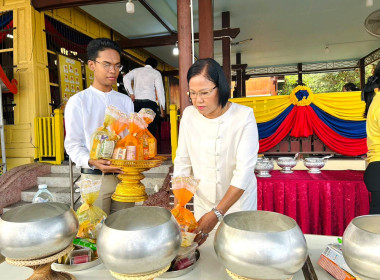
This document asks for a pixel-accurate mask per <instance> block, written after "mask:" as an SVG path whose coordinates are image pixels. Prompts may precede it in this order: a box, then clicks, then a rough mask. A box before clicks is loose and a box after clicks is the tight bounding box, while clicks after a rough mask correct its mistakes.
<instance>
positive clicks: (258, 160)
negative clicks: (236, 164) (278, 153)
mask: <svg viewBox="0 0 380 280" xmlns="http://www.w3.org/2000/svg"><path fill="white" fill-rule="evenodd" d="M272 161H273V159H271V158H263V157H258V158H257V160H256V162H272Z"/></svg>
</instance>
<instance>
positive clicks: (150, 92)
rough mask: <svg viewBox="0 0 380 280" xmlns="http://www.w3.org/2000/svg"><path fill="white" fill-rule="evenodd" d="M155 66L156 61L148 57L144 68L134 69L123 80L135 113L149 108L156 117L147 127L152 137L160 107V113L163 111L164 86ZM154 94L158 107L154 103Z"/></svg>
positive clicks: (154, 132)
mask: <svg viewBox="0 0 380 280" xmlns="http://www.w3.org/2000/svg"><path fill="white" fill-rule="evenodd" d="M157 65H158V63H157V60H155V59H154V58H152V57H149V58H148V59H147V60H146V61H145V67H139V68H135V69H133V70H132V71H130V72H129V73H128V74H126V75H125V76H124V78H123V83H124V87H125V89H126V90H127V91H128V92H129V94H130V95H131V98H132V100H133V102H134V106H135V112H139V111H140V110H141V109H142V108H150V109H152V110H153V111H154V112H155V113H156V117H155V118H154V120H153V122H152V123H151V124H150V125H149V127H148V129H149V131H150V133H152V134H153V135H154V136H156V132H157V126H158V121H159V117H160V111H161V110H160V107H161V109H162V111H164V110H165V91H164V85H163V83H162V76H161V73H160V72H158V71H157V70H156V68H157ZM132 81H133V89H132ZM156 93H157V99H158V104H159V105H157V102H156Z"/></svg>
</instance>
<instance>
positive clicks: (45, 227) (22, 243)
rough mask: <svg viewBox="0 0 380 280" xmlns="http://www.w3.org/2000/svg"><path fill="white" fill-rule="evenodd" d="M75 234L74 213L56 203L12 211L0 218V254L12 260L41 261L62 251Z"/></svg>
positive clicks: (36, 204) (65, 206)
mask: <svg viewBox="0 0 380 280" xmlns="http://www.w3.org/2000/svg"><path fill="white" fill-rule="evenodd" d="M77 231H78V220H77V218H76V215H75V213H74V211H73V210H72V209H71V208H70V207H69V206H68V205H66V204H63V203H59V202H47V203H35V204H29V205H24V206H20V207H16V208H13V209H11V210H9V211H7V212H5V213H4V214H3V215H2V217H1V218H0V251H1V254H3V255H4V256H5V257H8V258H11V259H30V260H32V259H41V258H45V257H48V256H51V255H54V254H56V253H58V252H61V251H63V250H64V249H65V248H67V247H68V246H69V245H70V244H71V243H72V241H73V239H74V237H75V235H76V234H77Z"/></svg>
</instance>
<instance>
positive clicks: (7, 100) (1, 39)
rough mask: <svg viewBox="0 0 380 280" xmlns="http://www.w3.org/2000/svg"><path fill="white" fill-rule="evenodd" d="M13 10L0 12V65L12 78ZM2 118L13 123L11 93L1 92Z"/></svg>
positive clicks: (8, 122) (13, 66) (8, 76)
mask: <svg viewBox="0 0 380 280" xmlns="http://www.w3.org/2000/svg"><path fill="white" fill-rule="evenodd" d="M14 29H15V28H14V27H13V12H12V11H7V12H3V13H0V65H1V67H2V68H3V70H4V72H5V74H6V76H7V78H8V79H9V80H12V79H13V78H14V75H13V68H15V67H16V66H15V65H13V30H14ZM2 102H3V118H4V124H14V106H16V104H15V103H14V99H13V94H11V93H9V94H7V93H3V95H2Z"/></svg>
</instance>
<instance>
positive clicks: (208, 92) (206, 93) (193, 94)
mask: <svg viewBox="0 0 380 280" xmlns="http://www.w3.org/2000/svg"><path fill="white" fill-rule="evenodd" d="M217 87H218V86H214V87H213V88H212V89H209V90H202V91H200V92H195V91H189V92H188V93H187V94H188V95H189V96H190V98H191V99H195V98H196V97H197V96H198V95H199V97H201V98H202V99H204V98H209V97H210V96H211V93H212V92H213V90H214V89H216V88H217Z"/></svg>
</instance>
